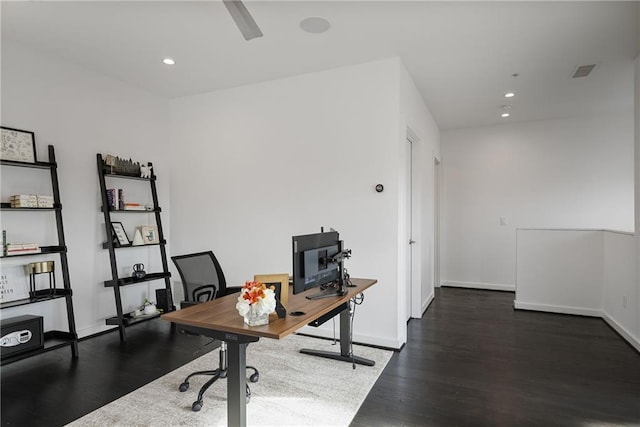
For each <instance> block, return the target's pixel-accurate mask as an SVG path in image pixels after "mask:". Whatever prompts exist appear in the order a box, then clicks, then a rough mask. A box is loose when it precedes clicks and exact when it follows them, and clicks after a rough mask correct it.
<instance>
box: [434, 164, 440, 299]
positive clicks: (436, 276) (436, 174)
mask: <svg viewBox="0 0 640 427" xmlns="http://www.w3.org/2000/svg"><path fill="white" fill-rule="evenodd" d="M440 180H441V178H440V160H438V158H437V157H434V158H433V227H434V229H433V264H434V265H433V286H434V287H436V288H439V287H440Z"/></svg>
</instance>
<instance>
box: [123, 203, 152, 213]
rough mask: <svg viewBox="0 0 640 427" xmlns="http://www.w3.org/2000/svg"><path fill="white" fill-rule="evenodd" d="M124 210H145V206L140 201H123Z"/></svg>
mask: <svg viewBox="0 0 640 427" xmlns="http://www.w3.org/2000/svg"><path fill="white" fill-rule="evenodd" d="M124 210H125V211H146V210H147V208H146V206H144V205H141V204H140V203H125V204H124Z"/></svg>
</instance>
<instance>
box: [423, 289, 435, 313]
mask: <svg viewBox="0 0 640 427" xmlns="http://www.w3.org/2000/svg"><path fill="white" fill-rule="evenodd" d="M433 298H434V293H433V292H431V294H429V296H428V297H427V299H426V301H425V302H424V303H422V315H423V316H424V313H425V311H427V308H429V306H430V305H431V302H432V301H433Z"/></svg>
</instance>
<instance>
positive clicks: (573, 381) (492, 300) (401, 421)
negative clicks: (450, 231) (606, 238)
mask: <svg viewBox="0 0 640 427" xmlns="http://www.w3.org/2000/svg"><path fill="white" fill-rule="evenodd" d="M513 299H514V294H513V293H511V292H492V291H480V290H469V289H456V288H442V289H437V290H436V299H435V300H434V302H433V303H432V304H431V307H430V308H429V309H428V310H427V312H426V313H425V315H424V317H423V318H422V319H419V320H418V319H416V320H411V321H410V322H409V329H408V340H407V344H406V345H405V347H404V348H403V350H402V351H401V352H398V353H396V354H394V355H393V357H392V359H391V361H390V362H389V364H388V365H387V367H386V369H385V370H384V372H383V374H382V375H381V376H380V378H379V379H378V381H377V383H376V384H375V386H374V387H373V389H372V390H371V392H370V393H369V395H368V397H367V399H366V400H365V402H364V403H363V405H362V406H361V407H360V410H359V412H358V414H357V416H356V417H355V418H354V420H353V422H352V424H351V426H352V427H364V426H575V427H590V426H605V425H606V426H611V425H620V426H640V354H638V353H637V352H636V351H635V350H634V349H633V348H632V347H631V346H629V345H628V344H627V343H626V342H625V341H624V340H623V339H622V338H621V337H620V336H618V335H617V334H616V333H615V332H614V331H613V330H612V329H611V328H609V326H608V325H607V324H606V323H605V322H604V321H603V320H601V319H596V318H587V317H579V316H568V315H561V314H548V313H539V312H529V311H521V310H513V308H512V307H513Z"/></svg>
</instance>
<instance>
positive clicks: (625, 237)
mask: <svg viewBox="0 0 640 427" xmlns="http://www.w3.org/2000/svg"><path fill="white" fill-rule="evenodd" d="M603 237H604V242H603V246H604V253H603V256H604V258H603V280H602V312H603V313H602V316H603V317H604V318H605V320H606V321H607V322H608V323H609V324H610V325H611V326H612V327H613V328H614V329H616V330H617V331H618V332H619V333H620V334H621V335H622V336H624V337H625V338H626V339H627V340H628V341H629V342H631V343H632V344H633V345H635V347H636V348H638V350H639V351H640V327H639V326H640V322H639V317H640V304H638V303H637V301H638V298H640V296H639V295H638V294H639V293H640V286H638V283H639V282H638V275H637V273H638V270H637V266H638V252H637V251H636V237H635V236H634V235H632V234H623V233H612V232H603Z"/></svg>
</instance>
